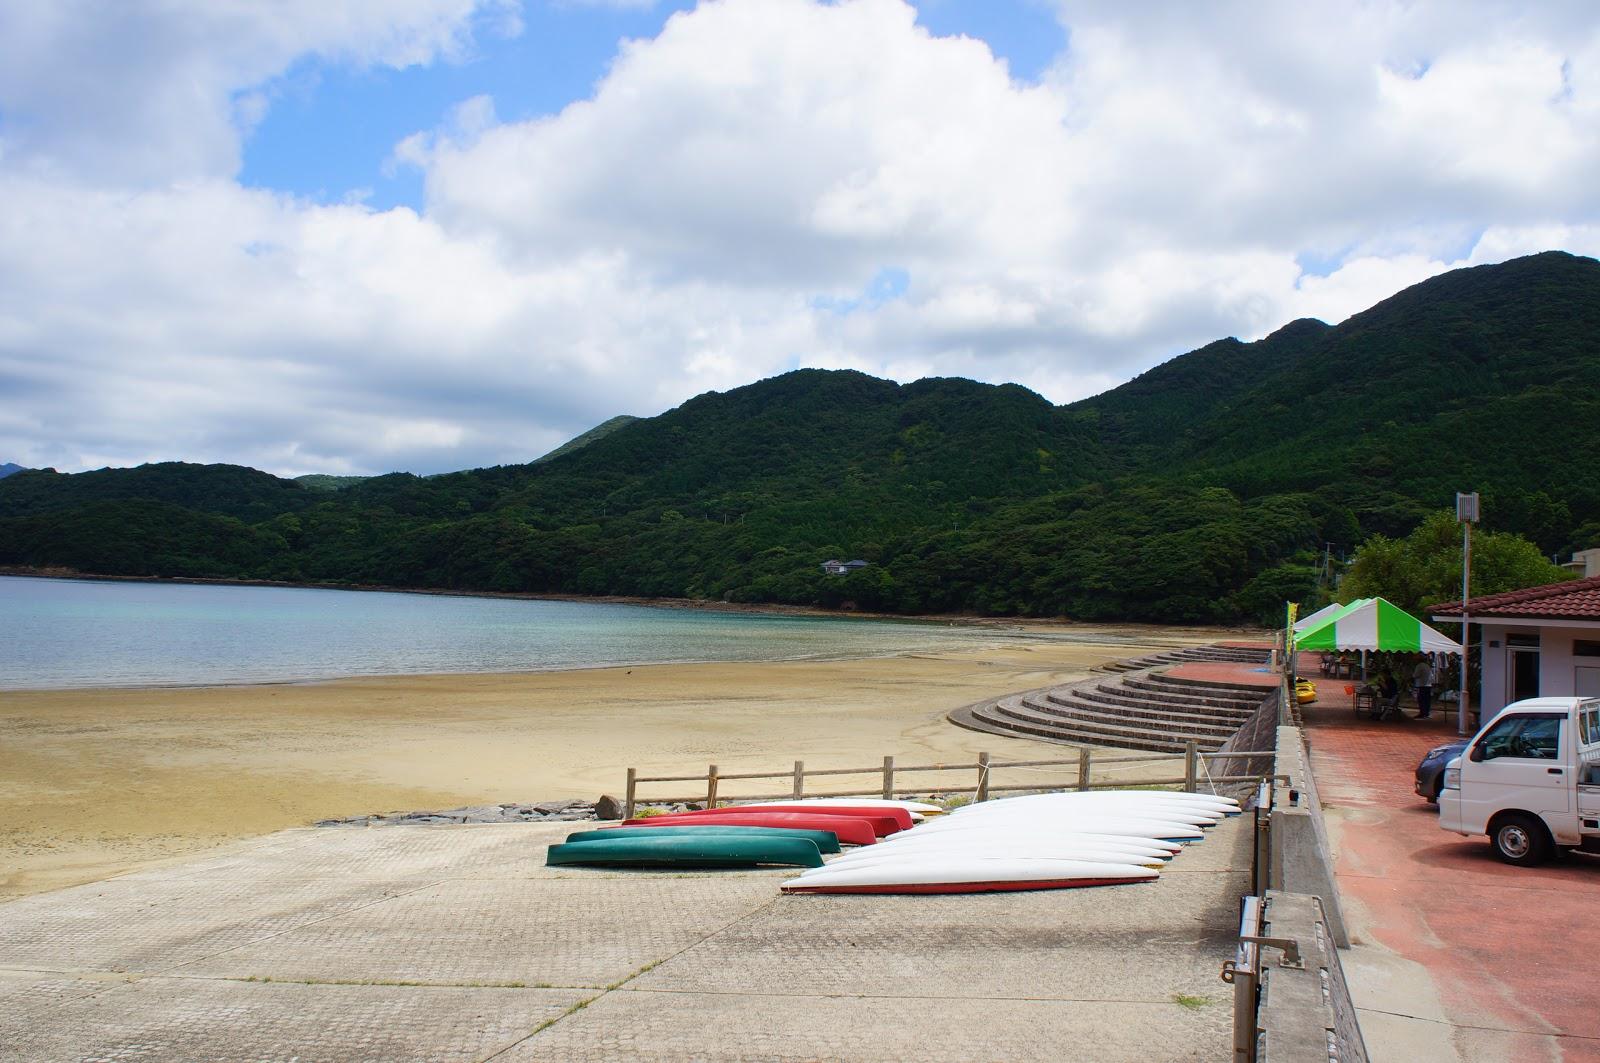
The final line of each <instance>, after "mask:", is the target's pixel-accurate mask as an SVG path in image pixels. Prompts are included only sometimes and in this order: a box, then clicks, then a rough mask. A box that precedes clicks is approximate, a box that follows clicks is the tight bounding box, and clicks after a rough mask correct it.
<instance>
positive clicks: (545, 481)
mask: <svg viewBox="0 0 1600 1063" xmlns="http://www.w3.org/2000/svg"><path fill="white" fill-rule="evenodd" d="M1597 337H1600V263H1596V262H1595V261H1594V260H1591V259H1584V258H1576V257H1574V256H1570V255H1564V254H1559V253H1549V254H1544V255H1536V256H1533V257H1530V258H1525V259H1520V260H1517V261H1514V262H1509V263H1506V264H1504V265H1500V266H1490V267H1481V268H1478V269H1472V270H1461V271H1456V272H1454V273H1450V274H1446V275H1443V276H1441V277H1437V278H1434V279H1433V280H1430V281H1427V282H1425V283H1423V284H1420V285H1417V286H1415V287H1413V288H1411V289H1408V290H1407V291H1405V292H1401V293H1400V294H1398V295H1396V296H1395V297H1393V298H1391V299H1389V300H1385V301H1384V302H1383V303H1380V304H1379V305H1378V306H1375V307H1373V308H1372V309H1371V310H1368V311H1366V312H1365V313H1362V314H1359V315H1357V316H1356V317H1353V318H1351V319H1350V320H1348V321H1346V322H1344V323H1343V324H1341V325H1339V326H1337V327H1330V326H1327V325H1325V324H1322V323H1321V322H1315V321H1297V322H1294V323H1292V324H1290V325H1287V326H1285V327H1284V328H1282V329H1280V330H1279V331H1277V332H1275V333H1273V334H1272V335H1271V336H1268V337H1266V338H1264V339H1262V340H1260V341H1258V342H1255V343H1241V342H1239V341H1237V340H1231V339H1230V340H1222V341H1218V342H1216V343H1212V344H1209V345H1207V346H1205V347H1202V348H1200V349H1199V350H1197V351H1194V352H1192V353H1190V354H1187V355H1183V356H1181V357H1179V358H1176V359H1173V360H1172V361H1170V362H1168V363H1166V364H1164V365H1162V366H1159V367H1157V368H1155V369H1153V370H1151V371H1150V372H1148V373H1145V374H1143V375H1142V376H1140V377H1138V378H1137V379H1135V380H1133V381H1130V382H1129V383H1127V384H1125V385H1123V386H1122V387H1119V388H1117V389H1114V390H1112V391H1110V392H1107V393H1106V394H1104V395H1100V396H1097V397H1095V398H1092V399H1088V400H1085V401H1083V402H1079V403H1074V404H1072V405H1070V406H1065V407H1057V406H1053V405H1051V404H1050V403H1049V402H1047V401H1045V400H1044V399H1042V398H1040V397H1039V396H1038V395H1035V394H1033V393H1032V392H1029V391H1027V390H1026V389H1024V388H1021V387H1018V386H1016V385H1001V386H993V385H987V384H978V383H974V382H972V381H968V380H955V379H932V380H921V381H917V382H915V383H913V384H906V385H899V384H895V383H893V382H890V381H884V380H877V379H875V378H872V377H869V376H866V375H863V374H860V373H854V372H829V371H822V370H800V371H796V372H793V373H787V374H784V375H783V376H780V377H775V378H773V379H770V380H764V381H760V382H758V383H756V384H751V385H749V386H747V387H742V388H736V389H734V390H732V391H728V392H725V393H716V392H712V393H708V394H705V395H701V396H699V397H697V398H694V399H692V400H690V401H689V402H686V403H684V404H683V405H682V406H680V407H679V408H677V409H675V410H671V411H669V412H667V413H665V414H662V415H661V416H659V417H652V418H646V419H633V420H623V419H620V418H619V419H615V420H613V421H610V422H607V423H606V424H605V425H601V426H599V427H598V428H596V429H595V430H593V431H591V432H589V433H586V434H585V435H584V436H580V437H579V438H578V440H574V443H578V442H579V441H584V442H583V445H581V446H579V447H572V446H571V445H569V446H568V447H564V448H561V449H559V450H557V451H556V452H553V453H552V454H550V455H546V456H545V458H543V459H541V460H540V461H538V462H534V463H530V464H526V465H511V466H501V467H498V468H492V469H477V470H471V471H468V472H460V473H451V474H447V475H443V476H432V477H426V478H422V477H416V476H411V475H407V474H395V475H391V476H380V477H373V478H369V479H365V480H361V481H360V482H358V483H354V484H351V485H349V486H346V487H344V488H343V489H342V490H339V491H337V492H336V493H333V492H327V491H316V490H308V489H307V488H306V487H305V486H303V485H301V484H297V483H294V482H291V481H284V480H278V479H276V478H275V477H271V476H268V475H266V474H264V473H259V472H255V471H253V470H248V469H240V468H237V467H229V466H192V465H179V464H168V465H153V466H144V467H141V468H139V469H129V470H100V471H97V472H93V473H83V474H80V475H77V476H62V475H59V474H55V473H51V472H45V473H36V472H28V473H20V474H17V475H15V476H12V477H9V478H7V479H5V480H3V481H0V563H4V564H13V565H67V566H70V567H75V568H79V569H82V570H84V571H91V572H103V573H112V574H174V575H176V574H182V575H219V576H251V577H257V578H268V579H286V580H314V581H326V582H331V583H340V582H361V583H383V584H390V585H395V586H415V587H440V588H458V589H484V590H505V591H530V592H570V593H580V594H632V595H648V596H666V597H694V598H711V599H717V600H724V599H725V600H729V601H753V602H759V601H771V602H791V603H806V604H821V605H825V606H831V605H839V604H843V603H846V602H849V603H854V604H855V605H857V606H860V607H862V608H872V609H883V610H890V611H908V612H938V611H951V610H976V611H982V612H988V613H1000V614H1024V615H1057V614H1065V615H1070V616H1076V617H1081V618H1085V619H1152V620H1153V619H1172V620H1186V621H1232V620H1238V619H1246V618H1256V617H1259V616H1264V615H1266V614H1268V613H1270V612H1271V611H1272V610H1274V609H1276V608H1279V607H1281V603H1282V601H1283V600H1284V598H1286V597H1288V598H1299V597H1302V596H1303V595H1305V594H1306V593H1308V591H1309V589H1310V586H1311V583H1312V580H1313V577H1314V569H1313V568H1312V559H1313V556H1314V551H1316V550H1318V549H1320V547H1321V546H1322V544H1323V543H1325V542H1332V543H1334V544H1336V545H1337V546H1339V547H1342V548H1346V549H1348V548H1351V547H1354V546H1355V545H1356V544H1357V543H1358V542H1359V541H1360V540H1361V539H1362V538H1364V537H1365V536H1366V535H1368V534H1371V533H1372V532H1375V531H1381V532H1384V533H1386V534H1391V535H1392V534H1398V533H1404V532H1405V531H1408V530H1409V529H1410V528H1411V527H1412V526H1414V525H1415V524H1416V523H1417V522H1418V520H1419V519H1420V517H1421V515H1422V514H1424V513H1425V512H1428V511H1431V510H1435V509H1438V508H1439V507H1441V506H1444V505H1447V504H1448V503H1449V502H1450V500H1451V497H1452V494H1453V492H1454V491H1456V490H1458V489H1461V490H1472V489H1476V490H1480V491H1482V492H1483V493H1484V494H1485V496H1486V498H1485V510H1486V515H1487V518H1488V521H1489V523H1490V525H1491V526H1492V527H1496V528H1499V529H1503V530H1511V531H1518V532H1523V533H1525V534H1528V535H1529V536H1530V537H1532V538H1534V539H1535V540H1536V541H1538V542H1539V543H1540V545H1541V546H1542V547H1543V548H1544V549H1546V550H1547V551H1548V550H1555V549H1558V548H1571V547H1573V546H1587V545H1590V543H1588V542H1580V541H1576V540H1577V538H1581V537H1583V536H1584V535H1589V534H1593V533H1595V532H1596V531H1600V523H1597V522H1600V460H1597V459H1600V444H1597V443H1596V441H1595V439H1594V433H1593V432H1592V430H1591V429H1590V426H1591V425H1593V424H1595V423H1596V415H1597V414H1600V393H1597V391H1596V389H1594V388H1593V387H1592V385H1591V384H1590V382H1592V381H1594V380H1600V339H1597ZM618 421H622V423H620V424H619V423H617V422H618ZM608 426H609V427H608ZM1585 525H1587V527H1585ZM1575 537H1576V538H1575ZM829 557H860V558H864V559H865V560H867V561H870V562H872V563H873V564H872V565H871V566H870V567H868V568H866V569H864V570H862V571H860V572H857V573H855V574H853V575H850V576H847V577H828V576H824V575H822V573H821V572H820V571H819V568H818V565H819V562H821V561H823V560H825V559H827V558H829Z"/></svg>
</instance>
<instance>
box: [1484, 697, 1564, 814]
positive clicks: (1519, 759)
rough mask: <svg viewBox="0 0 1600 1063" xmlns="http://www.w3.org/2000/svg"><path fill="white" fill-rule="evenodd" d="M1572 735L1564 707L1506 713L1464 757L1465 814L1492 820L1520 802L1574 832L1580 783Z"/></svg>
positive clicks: (1526, 807) (1524, 806)
mask: <svg viewBox="0 0 1600 1063" xmlns="http://www.w3.org/2000/svg"><path fill="white" fill-rule="evenodd" d="M1571 741H1573V738H1572V736H1570V735H1568V734H1567V714H1566V713H1564V712H1559V713H1556V712H1525V713H1524V712H1519V713H1513V714H1512V715H1509V716H1508V715H1503V714H1502V715H1501V716H1500V717H1499V719H1497V720H1495V722H1494V723H1492V724H1490V725H1489V729H1488V730H1486V731H1484V733H1483V735H1482V736H1481V737H1480V738H1479V739H1478V740H1477V741H1476V742H1474V743H1473V744H1472V746H1471V748H1469V749H1468V750H1467V755H1466V756H1465V757H1463V758H1462V762H1461V802H1462V813H1463V818H1464V819H1465V820H1466V821H1468V822H1470V823H1473V824H1481V825H1483V826H1487V824H1488V820H1489V818H1490V817H1492V816H1493V815H1494V814H1495V813H1496V812H1499V811H1501V810H1502V809H1508V808H1519V809H1525V810H1527V811H1529V812H1537V813H1540V814H1542V815H1544V816H1545V817H1546V820H1547V821H1548V822H1549V823H1550V825H1551V827H1552V828H1555V829H1556V831H1557V833H1558V834H1568V833H1570V832H1571V828H1570V827H1568V826H1567V822H1568V820H1569V819H1570V817H1571V813H1572V812H1573V801H1572V794H1573V791H1574V789H1575V788H1576V785H1577V780H1575V779H1572V778H1569V775H1570V774H1571V768H1570V767H1569V765H1571V764H1573V763H1574V762H1575V759H1574V758H1572V757H1570V756H1569V753H1568V748H1569V747H1568V745H1567V743H1569V742H1571ZM1477 829H1482V828H1481V827H1480V828H1477Z"/></svg>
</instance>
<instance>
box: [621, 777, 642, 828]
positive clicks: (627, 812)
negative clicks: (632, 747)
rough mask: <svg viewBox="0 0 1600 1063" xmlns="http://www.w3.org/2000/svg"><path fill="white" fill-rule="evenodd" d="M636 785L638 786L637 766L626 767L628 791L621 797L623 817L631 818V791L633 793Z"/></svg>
mask: <svg viewBox="0 0 1600 1063" xmlns="http://www.w3.org/2000/svg"><path fill="white" fill-rule="evenodd" d="M638 786H639V769H638V768H629V769H628V793H627V796H626V797H624V798H623V799H622V818H623V819H632V818H633V793H634V790H635V789H637V788H638Z"/></svg>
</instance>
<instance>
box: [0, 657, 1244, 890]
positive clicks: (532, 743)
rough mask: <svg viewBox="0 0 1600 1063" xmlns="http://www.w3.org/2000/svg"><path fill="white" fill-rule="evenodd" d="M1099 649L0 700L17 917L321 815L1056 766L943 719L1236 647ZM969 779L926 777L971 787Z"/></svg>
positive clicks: (4, 881) (1039, 749) (2, 777)
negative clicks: (1151, 662) (717, 782)
mask: <svg viewBox="0 0 1600 1063" xmlns="http://www.w3.org/2000/svg"><path fill="white" fill-rule="evenodd" d="M1086 630H1088V629H1084V628H1078V629H1077V631H1078V633H1079V634H1080V635H1082V634H1084V633H1086ZM1101 630H1104V631H1105V632H1107V633H1112V632H1114V633H1116V634H1118V635H1122V636H1127V635H1129V634H1133V635H1136V636H1137V637H1139V638H1140V639H1141V643H1140V644H1139V645H1130V644H1128V643H1126V642H1117V643H1115V644H1103V645H1100V644H1086V643H1082V642H1075V643H1064V642H1051V641H1043V640H1021V639H1015V638H998V637H997V638H996V640H995V641H994V642H992V643H987V644H984V643H975V644H974V645H973V646H972V647H971V648H963V649H959V650H951V651H948V652H943V653H940V654H938V655H934V656H909V657H893V658H885V659H874V660H856V661H796V662H778V663H759V664H693V665H653V666H636V667H633V668H604V669H589V670H580V671H568V672H545V673H534V674H526V673H524V674H513V675H434V676H396V677H384V678H376V679H373V678H363V679H348V680H339V681H335V682H325V683H312V684H299V685H271V686H239V687H206V688H186V689H137V690H69V691H38V692H5V693H0V899H3V898H6V897H11V896H19V895H22V894H26V893H34V892H38V891H41V890H47V889H55V888H58V887H61V886H67V885H72V884H76V883H80V882H88V881H94V880H97V879H101V878H105V877H107V876H110V875H114V874H119V873H122V872H124V871H127V870H131V869H133V868H136V867H142V866H147V865H149V864H152V863H156V862H160V861H163V860H167V859H171V858H174V857H179V856H183V855H187V854H189V853H193V852H195V851H197V850H200V849H204V848H208V847H211V846H215V845H219V844H222V843H224V842H227V841H230V840H232V839H236V838H240V837H246V836H250V835H256V834H262V833H266V832H269V831H273V830H279V829H282V828H285V827H293V826H303V825H306V824H308V823H311V822H312V821H314V820H317V819H322V818H329V817H337V816H349V815H357V814H361V813H369V812H387V811H395V810H409V809H424V808H448V807H454V806H459V805H464V804H484V803H495V802H499V801H539V800H546V799H553V798H563V797H582V798H588V799H593V798H595V797H597V796H598V795H600V794H602V793H611V794H616V795H618V796H620V795H621V793H622V790H623V784H624V779H625V774H626V771H627V769H628V768H629V767H637V768H639V769H640V772H641V774H644V775H676V774H690V773H693V772H703V771H704V770H705V767H706V765H707V764H708V763H713V762H714V763H716V764H717V765H718V767H719V768H720V769H721V770H722V771H723V772H729V771H776V770H783V769H785V768H787V767H788V766H789V765H790V764H791V763H792V762H793V761H794V760H797V759H798V760H804V761H806V764H807V767H808V768H825V767H865V766H868V765H872V764H877V763H881V760H882V758H883V756H884V755H885V754H893V755H894V756H895V757H896V758H897V759H898V761H899V763H901V764H910V763H914V762H923V763H942V762H955V761H960V760H970V759H971V758H972V756H973V755H975V754H976V753H977V752H978V751H980V750H987V751H989V752H991V753H993V754H994V755H995V757H996V758H997V759H1039V758H1045V757H1050V756H1052V755H1054V752H1053V748H1056V747H1051V746H1047V745H1043V744H1039V743H1033V742H1027V741H1023V740H1008V739H1004V738H999V737H995V736H991V735H983V734H978V733H975V732H971V731H965V730H962V729H960V728H958V727H955V726H953V725H952V724H950V723H948V722H946V720H945V718H944V714H945V713H946V712H948V711H949V710H950V709H953V708H957V707H959V706H961V705H965V704H969V703H971V702H974V701H979V700H982V699H984V698H988V697H995V696H998V695H1001V694H1005V693H1008V692H1011V691H1016V690H1023V689H1028V688H1032V687H1039V686H1045V685H1049V684H1052V683H1059V682H1065V681H1067V680H1070V679H1073V678H1077V677H1080V676H1081V675H1083V674H1084V672H1085V670H1086V669H1087V668H1089V667H1090V666H1092V665H1094V664H1096V663H1099V662H1101V661H1104V660H1110V659H1114V658H1118V657H1128V656H1134V655H1137V654H1138V653H1141V652H1145V651H1147V650H1148V649H1151V648H1158V647H1162V646H1173V645H1186V644H1195V643H1203V642H1211V641H1215V640H1217V639H1221V638H1227V637H1228V633H1226V632H1221V631H1216V630H1211V631H1205V630H1193V629H1177V628H1154V627H1151V628H1128V627H1118V628H1115V629H1112V628H1106V629H1101ZM969 774H970V773H962V775H961V776H959V777H958V776H951V777H948V778H947V779H943V780H936V779H934V778H933V777H926V778H927V781H928V782H929V784H930V786H931V785H933V784H934V783H936V782H942V783H943V785H946V786H955V785H957V783H958V782H961V783H965V784H966V785H969V786H970V780H969V779H967V778H966V776H967V775H969ZM911 781H912V778H911V777H906V778H905V779H904V780H903V781H902V782H903V784H905V783H909V782H911ZM743 785H751V784H743ZM866 785H867V783H865V782H864V783H863V786H864V787H865V786H866ZM731 788H732V784H728V785H727V786H725V789H724V793H725V794H726V793H728V792H729V791H730V790H731ZM666 789H667V788H666V787H657V788H656V789H654V790H653V791H652V790H645V789H641V797H647V796H648V795H649V794H650V793H652V792H653V793H657V794H664V793H665V791H666ZM674 789H676V790H678V791H680V792H681V791H682V790H683V789H684V786H682V785H680V786H678V787H676V788H674ZM734 793H735V795H737V793H738V791H734Z"/></svg>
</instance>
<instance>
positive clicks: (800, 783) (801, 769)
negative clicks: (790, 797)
mask: <svg viewBox="0 0 1600 1063" xmlns="http://www.w3.org/2000/svg"><path fill="white" fill-rule="evenodd" d="M805 792H806V762H805V761H803V760H797V761H795V762H794V796H795V797H797V798H798V797H800V796H802V795H803V794H804V793H805Z"/></svg>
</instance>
